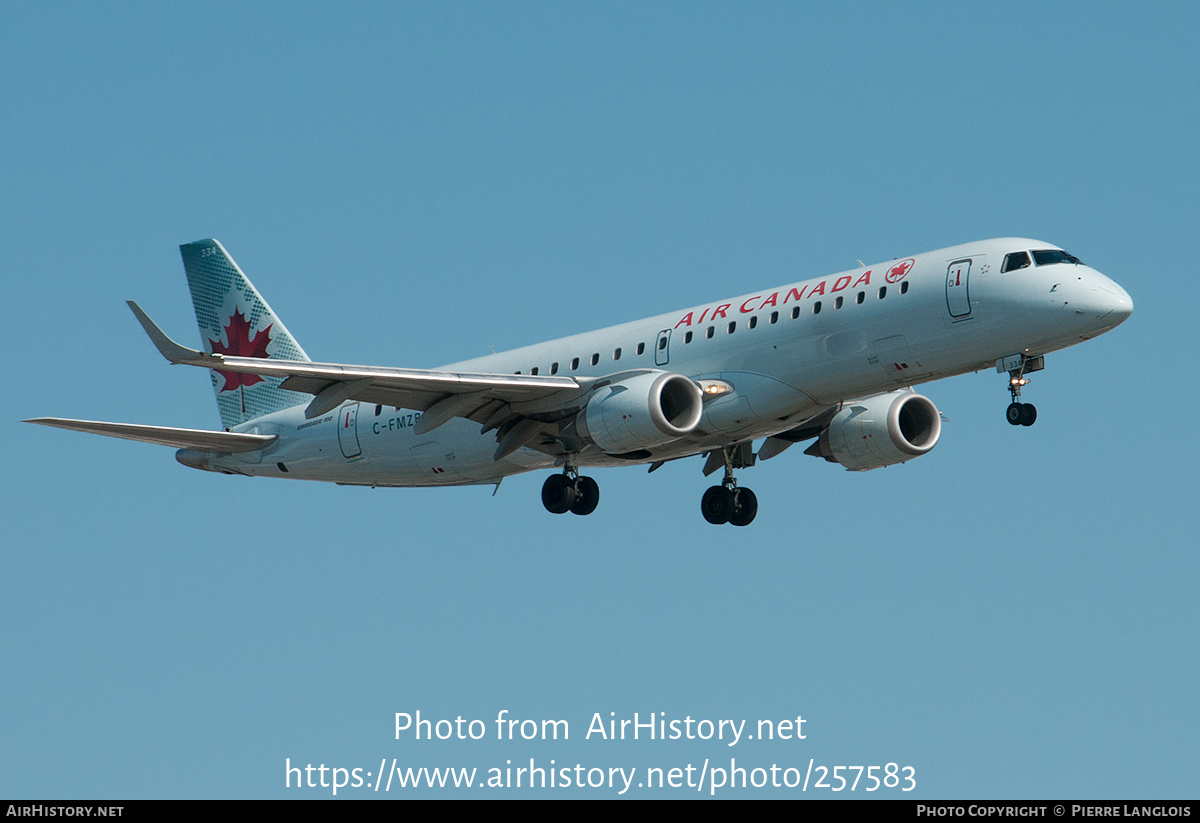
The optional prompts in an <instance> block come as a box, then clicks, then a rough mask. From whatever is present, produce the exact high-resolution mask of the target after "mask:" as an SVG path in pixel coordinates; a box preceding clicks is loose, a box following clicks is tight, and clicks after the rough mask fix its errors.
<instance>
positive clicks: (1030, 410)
mask: <svg viewBox="0 0 1200 823" xmlns="http://www.w3.org/2000/svg"><path fill="white" fill-rule="evenodd" d="M1035 420H1037V407H1036V406H1034V405H1033V404H1032V403H1024V404H1022V405H1021V425H1022V426H1032V425H1033V423H1034V421H1035Z"/></svg>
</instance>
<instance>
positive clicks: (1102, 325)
mask: <svg viewBox="0 0 1200 823" xmlns="http://www.w3.org/2000/svg"><path fill="white" fill-rule="evenodd" d="M1056 288H1057V287H1056ZM1060 293H1062V294H1063V296H1064V297H1065V298H1066V299H1065V300H1064V301H1063V308H1065V309H1066V310H1067V311H1070V312H1072V313H1073V314H1074V315H1075V317H1076V318H1077V321H1078V322H1079V323H1081V324H1082V326H1083V330H1082V334H1081V336H1082V337H1083V338H1084V339H1088V338H1091V337H1096V336H1097V335H1101V334H1104V332H1106V331H1109V330H1110V329H1113V328H1116V327H1117V326H1119V325H1121V324H1122V323H1124V322H1125V321H1126V320H1128V319H1129V315H1131V314H1133V298H1131V297H1130V296H1129V293H1128V292H1127V291H1125V289H1123V288H1121V287H1120V286H1118V285H1117V284H1116V283H1115V282H1113V281H1112V280H1110V279H1109V278H1107V277H1105V276H1104V275H1103V274H1101V273H1100V272H1098V271H1095V270H1089V271H1087V272H1086V273H1081V274H1080V275H1078V279H1077V280H1076V282H1075V283H1074V284H1071V286H1070V287H1069V288H1065V289H1062V290H1061V292H1060Z"/></svg>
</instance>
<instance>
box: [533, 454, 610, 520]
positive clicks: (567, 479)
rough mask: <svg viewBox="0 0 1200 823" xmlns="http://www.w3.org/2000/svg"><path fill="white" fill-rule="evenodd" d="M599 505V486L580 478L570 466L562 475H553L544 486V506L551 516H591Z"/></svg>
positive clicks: (588, 478) (591, 480)
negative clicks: (567, 514)
mask: <svg viewBox="0 0 1200 823" xmlns="http://www.w3.org/2000/svg"><path fill="white" fill-rule="evenodd" d="M599 503H600V486H599V484H597V483H596V481H595V480H593V479H592V478H590V477H582V476H580V474H579V472H578V471H576V470H575V467H574V466H572V465H570V464H568V465H567V468H566V469H564V470H563V473H562V474H552V475H550V476H549V477H547V478H546V482H545V483H544V484H542V505H543V506H545V507H546V511H548V512H550V513H551V514H566V513H567V512H571V513H572V514H579V515H584V514H591V513H592V512H594V511H595V510H596V506H597V505H599Z"/></svg>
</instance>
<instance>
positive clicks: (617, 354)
mask: <svg viewBox="0 0 1200 823" xmlns="http://www.w3.org/2000/svg"><path fill="white" fill-rule="evenodd" d="M620 359H621V350H620V349H613V360H620Z"/></svg>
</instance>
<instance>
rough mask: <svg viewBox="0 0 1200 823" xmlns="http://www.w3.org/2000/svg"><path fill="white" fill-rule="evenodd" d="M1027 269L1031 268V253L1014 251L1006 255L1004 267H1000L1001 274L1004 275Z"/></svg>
mask: <svg viewBox="0 0 1200 823" xmlns="http://www.w3.org/2000/svg"><path fill="white" fill-rule="evenodd" d="M1026 268H1029V252H1027V251H1014V252H1012V253H1011V254H1006V255H1004V265H1003V266H1001V267H1000V273H1001V274H1004V273H1006V272H1010V271H1016V270H1017V269H1026Z"/></svg>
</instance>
